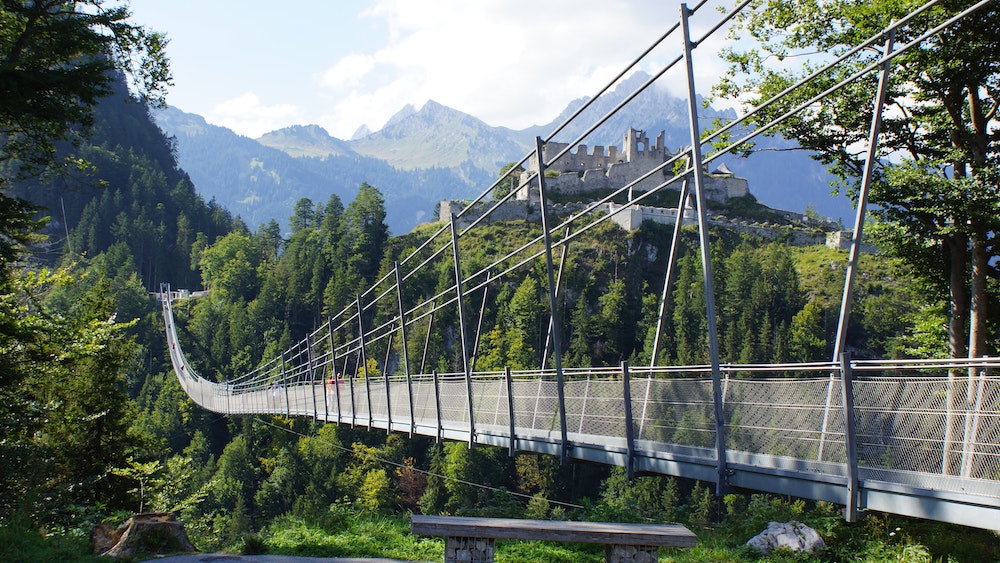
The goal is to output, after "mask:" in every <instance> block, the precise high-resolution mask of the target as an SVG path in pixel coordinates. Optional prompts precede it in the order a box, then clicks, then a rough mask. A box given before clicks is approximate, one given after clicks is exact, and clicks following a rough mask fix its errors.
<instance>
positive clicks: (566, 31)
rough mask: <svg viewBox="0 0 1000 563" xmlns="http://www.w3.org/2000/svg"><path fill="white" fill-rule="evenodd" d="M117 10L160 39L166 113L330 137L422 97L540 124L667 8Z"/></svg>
mask: <svg viewBox="0 0 1000 563" xmlns="http://www.w3.org/2000/svg"><path fill="white" fill-rule="evenodd" d="M719 1H721V0H716V2H715V3H717V2H719ZM710 4H711V3H710ZM130 6H131V10H132V14H133V18H132V20H133V21H134V22H135V23H138V24H140V25H143V26H146V27H148V28H150V29H152V30H155V31H160V32H164V33H166V34H167V37H168V38H169V40H170V43H169V44H168V46H167V54H168V56H169V57H170V60H171V68H172V72H173V82H174V84H173V86H172V87H171V88H170V90H169V93H168V95H167V103H168V104H170V105H171V106H174V107H176V108H178V109H181V110H183V111H186V112H189V113H196V114H199V115H201V116H203V117H204V118H205V119H206V120H207V121H208V122H209V123H213V124H216V125H221V126H224V127H228V128H230V129H232V130H234V131H236V132H237V133H240V134H242V135H245V136H248V137H253V138H256V137H259V136H261V135H262V134H264V133H267V132H269V131H273V130H276V129H280V128H283V127H287V126H290V125H297V124H298V125H305V124H316V125H320V126H322V127H323V128H325V129H326V130H327V132H329V133H330V134H331V135H333V136H334V137H337V138H340V139H349V138H351V136H352V135H353V134H354V133H355V131H357V129H358V128H359V127H361V126H362V125H364V126H367V127H368V128H369V129H371V130H373V131H376V130H378V129H380V128H381V127H382V126H383V125H384V124H385V122H386V121H387V120H388V119H389V118H390V117H392V115H394V114H395V113H396V112H398V111H399V110H401V109H402V108H403V107H405V106H406V105H412V106H413V107H414V108H416V109H419V108H421V107H423V105H424V103H426V102H427V101H428V100H434V101H436V102H438V103H440V104H443V105H446V106H449V107H451V108H454V109H456V110H459V111H462V112H465V113H467V114H470V115H473V116H475V117H477V118H479V119H481V120H483V121H485V122H486V123H487V124H489V125H492V126H504V127H510V128H512V129H523V128H526V127H529V126H531V125H537V124H544V123H549V122H551V121H552V120H553V119H554V118H555V117H556V116H557V115H558V114H559V112H560V111H562V110H563V109H564V108H565V107H566V105H567V104H568V103H569V102H570V101H572V100H574V99H576V98H580V97H584V96H589V95H593V94H594V93H596V92H597V91H598V90H599V88H601V87H602V86H603V85H604V84H605V83H606V82H607V81H609V80H611V79H612V78H613V77H614V76H615V75H616V74H617V73H618V72H620V71H621V70H622V69H624V68H625V66H626V65H627V64H628V63H630V62H631V61H632V60H633V59H634V58H635V57H636V56H638V55H639V54H640V53H641V52H642V51H643V50H644V49H645V48H646V47H648V46H649V45H651V44H652V43H653V41H655V40H656V39H657V38H658V37H660V35H662V34H663V32H664V31H665V30H666V29H668V28H669V26H670V25H673V23H675V22H676V21H677V20H678V14H679V9H680V8H679V7H680V4H679V3H672V2H664V1H663V0H618V1H613V0H601V1H594V0H573V1H567V0H546V1H543V2H538V1H537V0H367V1H362V0H300V1H298V2H293V3H287V4H286V3H279V2H274V1H273V0H269V1H262V0H238V1H237V0H211V1H208V2H206V1H204V0H131V2H130ZM710 8H711V5H709V6H706V7H705V8H703V9H702V11H701V12H699V17H698V18H697V19H694V20H692V25H693V29H694V35H695V37H697V36H698V35H699V33H698V30H699V29H700V28H704V26H705V25H708V24H709V23H710V20H715V19H717V18H718V14H717V12H715V11H714V10H711V9H710ZM700 22H703V23H700ZM720 41H721V39H720ZM680 42H681V39H680V34H679V33H677V34H674V35H672V36H671V37H670V38H669V39H668V40H667V45H668V46H669V48H664V49H659V50H658V51H657V52H654V57H653V59H652V60H651V62H649V63H645V64H644V66H643V67H642V68H644V70H647V71H656V70H659V69H660V68H662V64H663V61H665V60H667V59H668V58H672V57H674V56H677V54H678V53H679V52H680V51H679V49H680V45H681V43H680ZM706 47H708V48H706V49H699V52H698V54H696V56H695V59H694V60H695V63H696V65H695V66H696V84H697V85H698V91H699V93H701V94H707V93H708V90H709V88H710V86H711V84H712V83H713V82H714V81H715V79H716V77H717V76H718V75H719V73H721V72H723V71H724V68H725V67H724V65H723V63H722V62H721V61H719V60H718V59H717V57H715V56H713V55H711V51H712V48H711V46H709V45H706ZM703 53H704V54H703ZM658 65H659V66H658ZM682 66H683V65H677V70H678V71H680V70H681V69H682ZM660 82H661V83H662V85H663V87H666V88H668V89H670V90H672V91H673V92H674V93H675V94H676V95H682V94H684V93H685V92H686V90H684V88H686V82H685V81H684V76H683V74H678V73H672V74H670V75H667V76H665V77H664V79H663V80H661V81H660Z"/></svg>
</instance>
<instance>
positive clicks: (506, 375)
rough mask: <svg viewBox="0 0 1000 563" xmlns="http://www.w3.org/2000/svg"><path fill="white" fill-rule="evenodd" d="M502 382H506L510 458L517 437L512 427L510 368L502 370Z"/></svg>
mask: <svg viewBox="0 0 1000 563" xmlns="http://www.w3.org/2000/svg"><path fill="white" fill-rule="evenodd" d="M503 375H504V381H506V382H507V423H508V424H509V425H510V440H509V441H508V444H507V445H508V447H509V451H508V454H509V455H510V457H514V454H516V453H517V435H516V429H515V427H514V382H513V381H511V375H510V366H504V368H503Z"/></svg>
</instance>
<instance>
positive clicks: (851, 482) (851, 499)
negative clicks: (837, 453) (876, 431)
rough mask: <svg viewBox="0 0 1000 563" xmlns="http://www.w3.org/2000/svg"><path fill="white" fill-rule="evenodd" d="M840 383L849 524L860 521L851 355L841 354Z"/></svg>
mask: <svg viewBox="0 0 1000 563" xmlns="http://www.w3.org/2000/svg"><path fill="white" fill-rule="evenodd" d="M840 381H841V390H842V392H843V395H844V449H845V450H846V452H847V495H846V499H845V504H846V510H845V512H844V518H845V519H846V520H847V521H848V522H855V521H857V519H858V493H859V490H858V486H859V479H858V446H857V432H856V430H855V425H854V420H855V418H854V375H853V373H852V371H851V353H850V352H842V353H841V354H840Z"/></svg>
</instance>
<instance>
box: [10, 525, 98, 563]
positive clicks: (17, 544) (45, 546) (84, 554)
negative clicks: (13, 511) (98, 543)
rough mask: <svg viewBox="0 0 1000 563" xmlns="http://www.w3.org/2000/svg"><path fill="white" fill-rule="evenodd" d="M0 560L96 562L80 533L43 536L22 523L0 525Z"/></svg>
mask: <svg viewBox="0 0 1000 563" xmlns="http://www.w3.org/2000/svg"><path fill="white" fill-rule="evenodd" d="M0 559H2V560H3V561H6V562H8V563H98V562H100V561H105V559H104V558H102V557H99V556H97V555H92V554H91V550H90V543H89V542H88V541H87V537H86V536H84V535H83V534H79V535H45V534H43V533H41V532H39V530H38V529H37V528H34V527H32V526H30V525H27V523H26V522H23V521H15V522H9V521H8V522H4V523H3V524H0Z"/></svg>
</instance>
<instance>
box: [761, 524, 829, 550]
mask: <svg viewBox="0 0 1000 563" xmlns="http://www.w3.org/2000/svg"><path fill="white" fill-rule="evenodd" d="M747 545H748V546H750V547H753V548H755V549H757V551H760V552H761V553H762V554H764V555H767V554H768V553H771V551H773V550H775V549H779V548H785V549H788V550H790V551H806V552H809V553H812V552H814V551H816V550H817V549H823V548H824V547H826V543H824V542H823V538H821V537H819V534H818V533H816V530H813V529H812V528H810V527H809V526H806V525H805V524H803V523H802V522H796V521H794V520H792V521H791V522H785V523H781V522H768V524H767V529H766V530H764V531H763V532H761V533H759V534H757V535H756V536H754V537H752V538H750V541H748V542H747Z"/></svg>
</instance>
